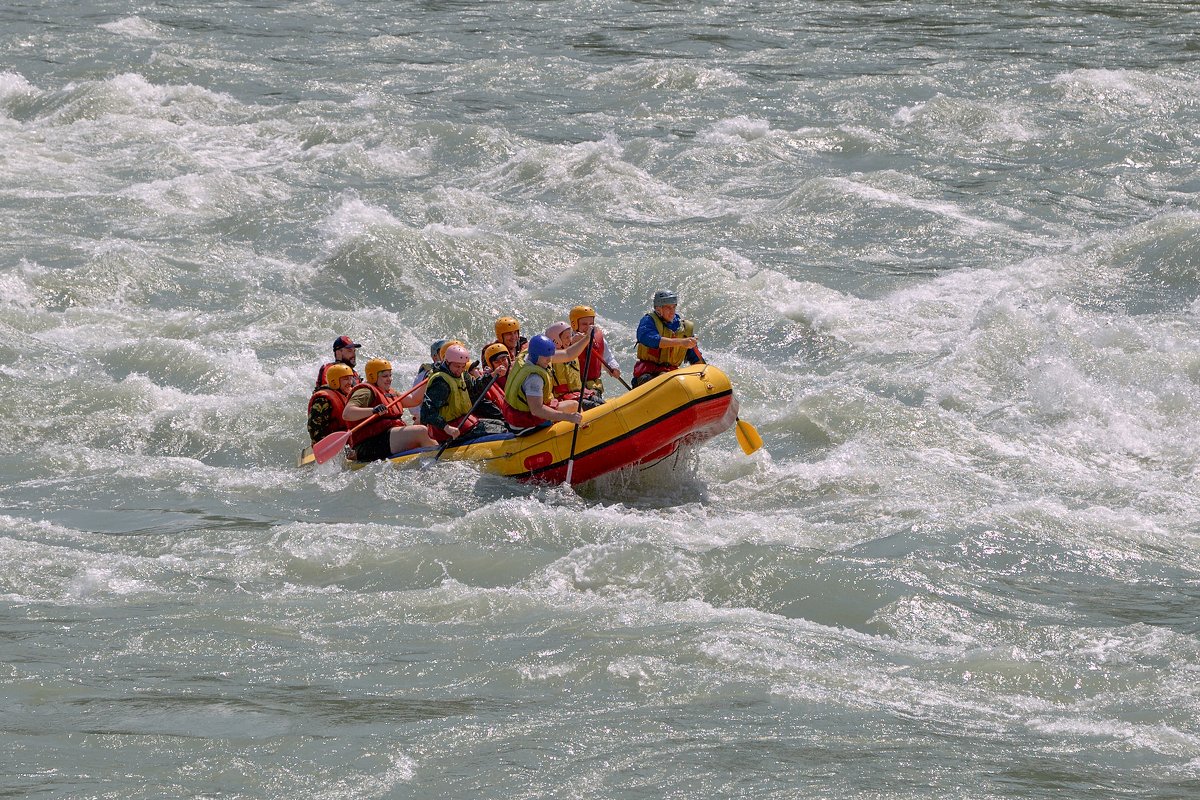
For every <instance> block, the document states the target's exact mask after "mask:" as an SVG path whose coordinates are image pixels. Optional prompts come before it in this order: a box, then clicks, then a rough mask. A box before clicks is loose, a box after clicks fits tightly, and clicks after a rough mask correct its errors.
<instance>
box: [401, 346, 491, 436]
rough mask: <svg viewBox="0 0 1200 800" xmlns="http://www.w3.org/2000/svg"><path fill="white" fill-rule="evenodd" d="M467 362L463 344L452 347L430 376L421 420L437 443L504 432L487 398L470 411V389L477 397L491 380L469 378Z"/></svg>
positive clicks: (469, 355)
mask: <svg viewBox="0 0 1200 800" xmlns="http://www.w3.org/2000/svg"><path fill="white" fill-rule="evenodd" d="M470 362H471V353H470V352H469V351H468V350H467V348H466V347H465V346H464V345H461V344H455V345H451V346H450V347H449V348H447V350H446V352H445V355H444V358H443V360H442V361H441V362H439V363H438V364H437V365H435V366H434V369H433V374H432V375H430V376H429V384H428V385H427V386H426V387H425V401H424V402H423V403H421V419H422V420H423V421H424V423H425V425H426V427H428V428H429V435H430V436H431V437H433V439H434V441H436V442H437V443H438V444H443V443H445V442H448V441H450V440H451V439H457V440H459V441H467V440H470V439H475V438H478V437H480V436H488V435H490V434H493V433H504V432H505V431H506V430H507V429H506V428H505V427H504V424H503V423H502V422H499V420H500V419H501V418H502V414H501V412H500V409H498V408H496V407H495V406H493V405H492V404H491V403H490V402H488V400H487V399H486V398H485V399H483V400H481V401H480V403H479V405H478V406H476V408H475V411H474V412H472V411H471V406H472V405H474V400H473V399H472V396H471V395H472V389H474V394H475V396H476V397H478V396H479V394H481V393H482V392H483V389H484V387H485V386H486V385H487V382H488V381H489V380H490V378H484V377H478V378H475V377H472V376H470V375H468V374H467V370H468V368H469V367H470ZM482 417H490V419H483V418H482ZM489 423H490V424H489Z"/></svg>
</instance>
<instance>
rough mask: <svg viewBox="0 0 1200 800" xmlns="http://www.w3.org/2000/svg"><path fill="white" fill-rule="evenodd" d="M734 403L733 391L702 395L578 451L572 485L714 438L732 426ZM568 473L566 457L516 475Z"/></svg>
mask: <svg viewBox="0 0 1200 800" xmlns="http://www.w3.org/2000/svg"><path fill="white" fill-rule="evenodd" d="M733 405H734V400H733V393H732V392H723V393H722V394H718V395H713V396H711V397H702V398H699V399H697V400H695V401H693V402H692V403H690V404H688V405H686V406H683V407H681V408H678V409H675V410H674V411H672V412H671V413H669V414H666V415H664V416H662V417H659V418H658V419H656V420H654V421H652V422H649V423H646V424H645V425H642V426H641V427H639V428H637V429H635V430H632V431H630V432H629V433H627V434H625V435H623V436H621V437H618V438H616V439H611V440H609V441H607V442H605V443H604V444H601V445H599V446H597V447H594V448H592V449H591V450H588V451H587V452H584V453H578V454H576V456H575V465H574V467H573V468H572V470H571V485H573V486H574V485H577V484H580V483H583V482H585V481H590V480H591V479H593V478H598V477H600V476H601V475H605V474H607V473H609V472H615V471H617V470H619V469H624V468H625V467H631V466H633V465H635V464H642V463H653V462H655V461H658V460H659V459H662V458H666V457H667V456H669V455H671V454H672V453H674V452H675V450H677V449H678V448H679V446H680V445H681V444H685V443H691V442H700V441H704V440H705V439H711V438H712V437H713V436H716V435H717V434H718V433H721V432H722V431H726V430H728V429H729V428H731V427H732V426H733V424H734V417H735V416H736V415H737V410H736V408H732V406H733ZM566 477H567V462H565V461H560V462H558V463H557V464H552V465H550V466H548V467H544V468H542V469H537V470H533V471H531V472H529V473H527V474H525V475H520V476H517V478H518V480H521V481H526V482H535V483H562V482H563V480H564V479H565V478H566Z"/></svg>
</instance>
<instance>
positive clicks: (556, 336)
mask: <svg viewBox="0 0 1200 800" xmlns="http://www.w3.org/2000/svg"><path fill="white" fill-rule="evenodd" d="M572 336H575V337H579V334H578V333H574V332H573V331H572V330H571V326H570V325H569V324H568V323H566V322H556V323H554V324H553V325H551V326H550V327H549V328H546V338H547V339H549V340H550V341H552V342H554V343H555V344H556V345H558V346H559V348H561V350H560V351H559V352H566V351H567V350H568V349H570V348H571V347H572V346H573V345H574V344H575V343H577V342H578V341H580V339H579V338H576V339H575V341H574V342H573V341H572V339H571V337H572ZM582 341H583V343H584V344H583V349H584V350H586V349H587V338H586V337H583V338H582ZM579 372H580V370H579V361H578V360H577V359H572V360H570V361H554V360H553V359H551V364H550V377H551V378H553V379H554V383H553V385H551V387H550V393H551V394H552V395H554V398H555V399H556V400H579V401H580V404H581V406H582V407H583V408H584V409H588V408H595V407H596V406H598V405H600V404H601V403H603V402H604V401H603V400H601V399H600V398H598V397H596V393H595V392H594V391H592V390H591V389H584V388H583V378H582V376H581V375H580V374H579Z"/></svg>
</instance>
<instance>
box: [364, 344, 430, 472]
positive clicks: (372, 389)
mask: <svg viewBox="0 0 1200 800" xmlns="http://www.w3.org/2000/svg"><path fill="white" fill-rule="evenodd" d="M364 371H365V372H366V373H367V382H366V383H360V384H359V385H358V386H356V387H354V390H353V391H352V392H350V399H349V400H347V401H346V408H345V410H344V411H342V419H344V420H345V421H346V422H347V423H350V426H354V425H357V424H358V423H360V422H362V421H363V420H365V419H367V418H368V417H370V416H372V415H375V414H377V415H378V416H376V417H375V419H373V420H372V421H371V422H368V423H367V424H366V425H363V426H362V427H361V428H359V429H358V430H356V431H355V432H354V434H353V435H351V437H350V443H349V444H350V447H352V448H353V449H354V457H355V458H356V459H357V460H359V461H379V460H381V459H385V458H388V457H389V456H391V455H392V454H393V453H402V452H404V451H405V450H412V449H413V448H417V447H432V446H433V445H434V444H436V442H434V441H433V439H430V438H429V433H428V431H427V430H426V429H425V426H424V425H405V424H404V421H403V420H402V419H400V416H401V415H402V414H403V413H404V407H410V408H411V407H412V406H413V405H415V404H416V403H417V401H416V400H414V399H413V396H412V395H409V396H408V397H406V398H404V400H402V401H401V402H400V403H396V404H395V405H394V406H392V407H389V406H388V403H389V402H390V401H392V400H394V399H395V398H397V397H399V396H400V395H399V394H398V393H397V392H395V391H394V390H393V389H392V362H390V361H387V360H385V359H382V358H372V359H371V360H370V361H368V362H367V366H366V369H365V370H364Z"/></svg>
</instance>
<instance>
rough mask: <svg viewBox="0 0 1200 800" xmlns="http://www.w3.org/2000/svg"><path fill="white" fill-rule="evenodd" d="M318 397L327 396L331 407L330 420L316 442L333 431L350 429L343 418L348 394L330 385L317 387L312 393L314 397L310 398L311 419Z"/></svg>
mask: <svg viewBox="0 0 1200 800" xmlns="http://www.w3.org/2000/svg"><path fill="white" fill-rule="evenodd" d="M318 397H324V398H327V399H328V400H329V404H330V406H331V408H330V411H329V421H328V422H327V423H326V424H325V427H324V429H322V430H321V433H320V435H319V436H317V438H316V439H314V440H313V441H314V442H319V441H320V440H321V439H324V438H325V437H326V436H328V435H329V434H331V433H337V432H338V431H344V430H348V428H347V426H346V420H344V419H342V412H343V411H345V410H346V395H344V394H342V393H341V392H339V391H338V390H337V389H331V388H329V387H328V386H322V387H321V388H320V389H317V390H316V391H315V392H313V393H312V397H310V398H308V416H309V419H312V409H313V403H315V402H316V401H317V398H318ZM309 433H312V431H309Z"/></svg>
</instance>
